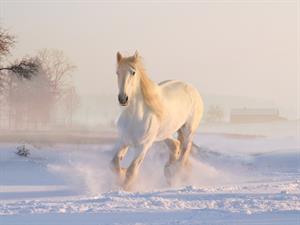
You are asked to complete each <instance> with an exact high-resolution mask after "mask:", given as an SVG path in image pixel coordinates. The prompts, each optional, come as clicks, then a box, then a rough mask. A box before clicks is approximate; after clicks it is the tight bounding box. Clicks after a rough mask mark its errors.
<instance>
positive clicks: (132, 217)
mask: <svg viewBox="0 0 300 225" xmlns="http://www.w3.org/2000/svg"><path fill="white" fill-rule="evenodd" d="M21 144H22V143H1V144H0V224H1V225H10V224H26V225H29V224H39V225H41V224H49V225H50V224H51V225H52V224H75V225H76V224H82V225H87V224H207V225H211V224H222V225H223V224H299V221H300V176H299V175H300V163H299V161H300V154H299V151H300V140H299V138H298V137H296V136H295V137H292V136H289V137H274V136H272V137H246V136H245V137H240V136H234V135H231V136H228V135H217V134H197V136H196V139H195V145H194V147H193V153H192V160H191V163H192V167H191V170H190V171H188V172H186V173H181V174H180V176H179V177H178V179H176V181H175V183H174V186H172V187H170V186H168V185H167V183H166V181H165V179H164V175H163V167H164V163H165V162H166V160H167V157H168V151H167V149H166V148H165V146H164V145H163V144H159V143H158V144H155V145H154V146H153V148H152V149H151V151H150V152H149V155H147V157H146V159H145V161H144V163H143V165H142V167H141V173H140V176H139V179H138V180H137V183H136V185H135V187H134V190H133V191H132V192H125V191H123V190H122V189H120V187H118V185H116V183H115V177H114V174H113V173H112V172H111V171H110V170H109V166H108V163H109V161H110V159H111V157H112V151H111V149H112V144H105V145H104V144H52V145H46V144H44V145H39V146H34V145H29V144H27V145H26V147H27V148H29V149H30V155H29V156H28V157H23V156H19V155H17V154H16V151H17V149H16V148H17V146H20V145H21ZM133 154H134V151H130V152H129V156H128V157H127V158H126V160H125V162H124V165H128V162H129V161H130V159H131V158H132V157H133Z"/></svg>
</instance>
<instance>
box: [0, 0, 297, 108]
mask: <svg viewBox="0 0 300 225" xmlns="http://www.w3.org/2000/svg"><path fill="white" fill-rule="evenodd" d="M176 2H177V3H176ZM298 14H299V13H298ZM0 19H1V25H2V26H4V27H6V28H8V29H9V30H10V31H11V33H14V34H15V35H16V36H17V40H18V43H17V45H16V47H15V49H14V51H13V56H14V57H21V56H23V55H26V54H34V53H35V52H36V51H37V50H39V49H43V48H55V49H61V50H63V51H64V52H65V54H66V55H67V56H68V57H69V58H70V60H71V61H72V62H73V63H74V64H75V65H76V66H77V71H76V72H75V73H74V80H75V85H76V87H77V89H78V92H79V93H80V94H95V95H101V94H114V93H115V94H117V85H116V75H115V54H116V52H117V51H118V50H120V51H121V52H128V53H133V52H134V51H135V50H136V49H137V50H138V51H139V52H140V54H141V55H142V56H143V57H144V61H145V66H146V68H147V70H148V72H149V75H150V76H151V78H152V79H153V80H155V81H162V80H166V79H179V80H184V81H187V82H190V83H192V84H194V85H195V86H196V87H197V88H198V89H199V91H200V92H201V93H204V94H206V95H209V94H213V95H220V96H223V95H224V96H245V97H251V98H257V99H263V100H266V101H270V102H273V103H274V104H276V105H278V106H279V107H283V108H286V109H290V110H291V111H294V112H295V111H296V109H297V104H299V103H298V102H300V99H299V71H297V63H298V64H299V62H297V61H299V58H298V60H297V50H298V52H299V49H297V48H299V46H297V41H299V40H297V26H299V23H298V24H297V19H298V20H299V15H298V18H297V6H296V1H290V0H285V1H281V0H273V1H272V0H268V1H266V0H261V1H258V0H252V1H251V0H247V1H246V0H239V1H238V0H231V1H228V0H223V1H222V0H211V1H208V0H207V1H201V0H199V1H189V2H188V3H187V2H185V3H184V1H173V2H172V3H171V2H168V3H166V2H165V3H163V2H162V1H156V3H150V2H149V1H148V2H146V1H140V3H138V1H124V2H121V1H114V3H110V2H109V1H100V0H99V1H61V2H59V1H8V0H7V1H4V0H0ZM298 67H299V65H298ZM297 86H298V88H297ZM297 98H298V99H297Z"/></svg>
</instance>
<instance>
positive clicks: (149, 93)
mask: <svg viewBox="0 0 300 225" xmlns="http://www.w3.org/2000/svg"><path fill="white" fill-rule="evenodd" d="M123 60H124V61H125V62H126V61H127V63H129V64H130V65H132V66H133V67H135V68H136V69H137V70H138V71H139V74H140V87H141V92H142V95H143V98H144V101H145V103H146V105H147V106H148V107H149V108H150V109H151V110H152V111H153V112H154V113H155V114H156V116H157V117H158V118H159V119H162V117H163V115H164V107H163V104H162V102H161V98H160V96H159V90H158V85H157V84H156V83H155V82H154V81H152V80H151V79H150V78H149V77H148V75H147V72H146V70H145V68H144V65H143V63H142V59H141V57H138V58H135V57H128V58H124V59H123Z"/></svg>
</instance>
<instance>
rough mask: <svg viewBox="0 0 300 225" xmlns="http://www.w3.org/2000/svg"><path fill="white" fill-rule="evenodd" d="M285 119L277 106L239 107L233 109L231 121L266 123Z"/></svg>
mask: <svg viewBox="0 0 300 225" xmlns="http://www.w3.org/2000/svg"><path fill="white" fill-rule="evenodd" d="M279 120H284V118H283V117H280V115H279V110H278V109H276V108H261V109H259V108H256V109H255V108H251V109H250V108H239V109H232V110H231V113H230V122H232V123H265V122H272V121H279Z"/></svg>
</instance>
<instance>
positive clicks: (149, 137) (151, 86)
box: [112, 52, 203, 190]
mask: <svg viewBox="0 0 300 225" xmlns="http://www.w3.org/2000/svg"><path fill="white" fill-rule="evenodd" d="M117 75H118V87H119V95H118V99H119V103H120V105H121V106H123V107H122V108H123V111H122V113H121V115H120V117H119V119H118V122H117V125H118V130H119V139H118V141H117V143H116V146H115V148H116V149H115V150H116V154H115V156H114V158H113V159H112V168H113V170H114V171H115V172H116V173H117V175H118V177H119V181H120V182H121V184H122V186H123V188H124V189H125V190H128V189H130V187H131V185H132V183H133V181H134V180H135V178H136V176H137V174H138V171H139V168H140V166H141V163H142V162H143V160H144V157H145V155H146V153H147V152H148V150H149V148H150V147H151V145H152V144H153V142H156V141H165V143H166V144H167V146H168V147H169V148H170V157H169V160H168V162H167V163H166V165H165V176H166V177H167V178H168V177H170V176H171V175H172V171H173V169H172V168H177V167H181V166H185V165H187V163H188V158H189V155H190V151H191V145H192V139H193V136H194V133H195V131H196V129H197V127H198V126H199V123H200V120H201V118H202V114H203V103H202V99H201V97H200V95H199V93H198V91H197V90H196V89H195V88H194V87H192V86H191V85H189V84H186V83H184V82H180V81H176V80H167V81H163V82H161V83H159V84H156V83H154V82H153V81H151V80H150V79H149V77H148V76H147V74H146V71H145V69H144V67H143V65H142V62H141V58H140V56H139V55H138V53H137V52H135V54H134V55H133V56H130V57H123V56H122V55H121V54H120V53H119V52H118V53H117ZM176 132H177V133H178V136H177V138H174V137H173V135H174V134H175V133H176ZM129 146H132V147H135V148H136V150H137V155H136V156H135V158H134V160H133V161H132V163H131V164H130V166H129V167H128V168H121V166H120V161H121V160H122V159H123V158H124V157H125V155H126V153H127V151H128V147H129ZM174 165H177V166H176V167H174ZM174 172H176V170H175V171H174ZM174 175H176V174H174Z"/></svg>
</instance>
